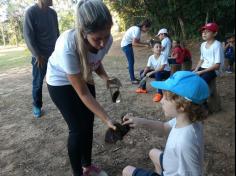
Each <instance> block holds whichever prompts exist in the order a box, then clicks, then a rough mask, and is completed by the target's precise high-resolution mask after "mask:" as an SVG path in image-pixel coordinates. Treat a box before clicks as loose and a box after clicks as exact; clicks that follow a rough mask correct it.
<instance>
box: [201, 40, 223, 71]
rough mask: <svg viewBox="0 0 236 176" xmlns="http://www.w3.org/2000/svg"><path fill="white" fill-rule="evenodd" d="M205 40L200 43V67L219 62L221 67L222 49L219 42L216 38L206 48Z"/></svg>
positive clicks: (207, 66)
mask: <svg viewBox="0 0 236 176" xmlns="http://www.w3.org/2000/svg"><path fill="white" fill-rule="evenodd" d="M206 44H207V42H204V43H202V45H201V58H200V59H201V60H203V63H202V65H201V67H202V68H209V67H211V66H213V65H214V64H221V68H222V66H223V64H224V49H223V47H222V45H221V43H220V42H219V41H217V40H215V41H214V43H212V45H211V46H210V47H209V48H206Z"/></svg>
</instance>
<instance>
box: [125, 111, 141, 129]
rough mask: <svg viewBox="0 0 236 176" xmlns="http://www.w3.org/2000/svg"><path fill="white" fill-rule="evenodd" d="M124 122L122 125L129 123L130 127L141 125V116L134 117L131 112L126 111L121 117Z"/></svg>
mask: <svg viewBox="0 0 236 176" xmlns="http://www.w3.org/2000/svg"><path fill="white" fill-rule="evenodd" d="M123 121H124V123H123V124H122V125H129V126H130V127H132V128H134V127H139V126H141V125H142V121H143V119H142V118H138V117H135V116H134V115H133V114H132V113H128V114H126V115H125V116H124V117H123Z"/></svg>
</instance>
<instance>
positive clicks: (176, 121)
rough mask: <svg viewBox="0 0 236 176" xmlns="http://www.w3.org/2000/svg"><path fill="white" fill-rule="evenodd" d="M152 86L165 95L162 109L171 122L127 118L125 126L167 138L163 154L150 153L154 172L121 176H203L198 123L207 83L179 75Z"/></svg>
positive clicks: (129, 171)
mask: <svg viewBox="0 0 236 176" xmlns="http://www.w3.org/2000/svg"><path fill="white" fill-rule="evenodd" d="M151 85H152V86H153V87H154V88H158V89H162V90H163V91H164V97H163V98H162V100H161V105H162V109H163V111H164V113H165V116H166V117H172V120H170V121H168V122H160V121H153V120H147V119H144V118H138V117H134V116H133V115H132V114H127V115H126V116H125V117H124V118H123V119H124V124H129V125H130V127H144V128H147V129H153V130H155V131H157V132H158V134H160V135H165V136H168V139H167V143H166V146H165V150H164V152H163V151H161V150H159V149H152V150H151V151H150V153H149V156H150V158H151V160H152V162H153V163H154V166H155V171H147V170H144V169H138V168H135V167H133V166H127V167H126V168H125V169H124V170H123V174H122V176H190V175H191V176H203V158H204V157H203V153H204V140H203V124H202V122H201V121H202V120H204V119H206V117H207V113H206V112H205V109H204V108H203V107H202V103H204V102H205V101H206V99H207V98H208V96H209V90H208V85H207V83H206V82H205V81H204V80H203V79H202V78H201V77H200V76H198V75H197V74H196V73H193V72H190V71H178V72H176V73H175V74H174V75H172V76H171V77H170V78H169V79H167V80H166V81H153V82H152V83H151Z"/></svg>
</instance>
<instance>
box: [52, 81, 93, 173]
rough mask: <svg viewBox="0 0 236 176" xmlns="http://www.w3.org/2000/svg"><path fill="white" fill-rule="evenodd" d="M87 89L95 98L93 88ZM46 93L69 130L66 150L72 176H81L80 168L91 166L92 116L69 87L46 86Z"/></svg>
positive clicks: (91, 86) (89, 86) (90, 86)
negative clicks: (47, 92)
mask: <svg viewBox="0 0 236 176" xmlns="http://www.w3.org/2000/svg"><path fill="white" fill-rule="evenodd" d="M88 88H89V90H90V92H91V94H92V95H93V96H94V97H95V86H94V85H89V84H88ZM48 91H49V94H50V97H51V99H52V101H53V102H54V104H55V105H56V106H57V108H58V109H59V110H60V112H61V114H62V116H63V118H64V119H65V121H66V123H67V125H68V128H69V137H68V145H67V148H68V154H69V158H70V163H71V167H72V169H73V172H74V176H81V175H82V166H90V165H91V154H92V142H93V122H94V114H93V113H92V112H91V111H90V110H89V109H88V108H87V107H86V106H85V105H84V103H83V102H82V101H81V99H80V98H79V96H78V94H77V93H76V91H75V90H74V88H73V87H72V86H71V85H66V86H50V85H48Z"/></svg>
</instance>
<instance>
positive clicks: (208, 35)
mask: <svg viewBox="0 0 236 176" xmlns="http://www.w3.org/2000/svg"><path fill="white" fill-rule="evenodd" d="M216 35H217V32H212V31H210V30H207V29H205V30H203V31H202V39H203V40H205V41H207V40H212V39H214V38H215V37H216Z"/></svg>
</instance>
